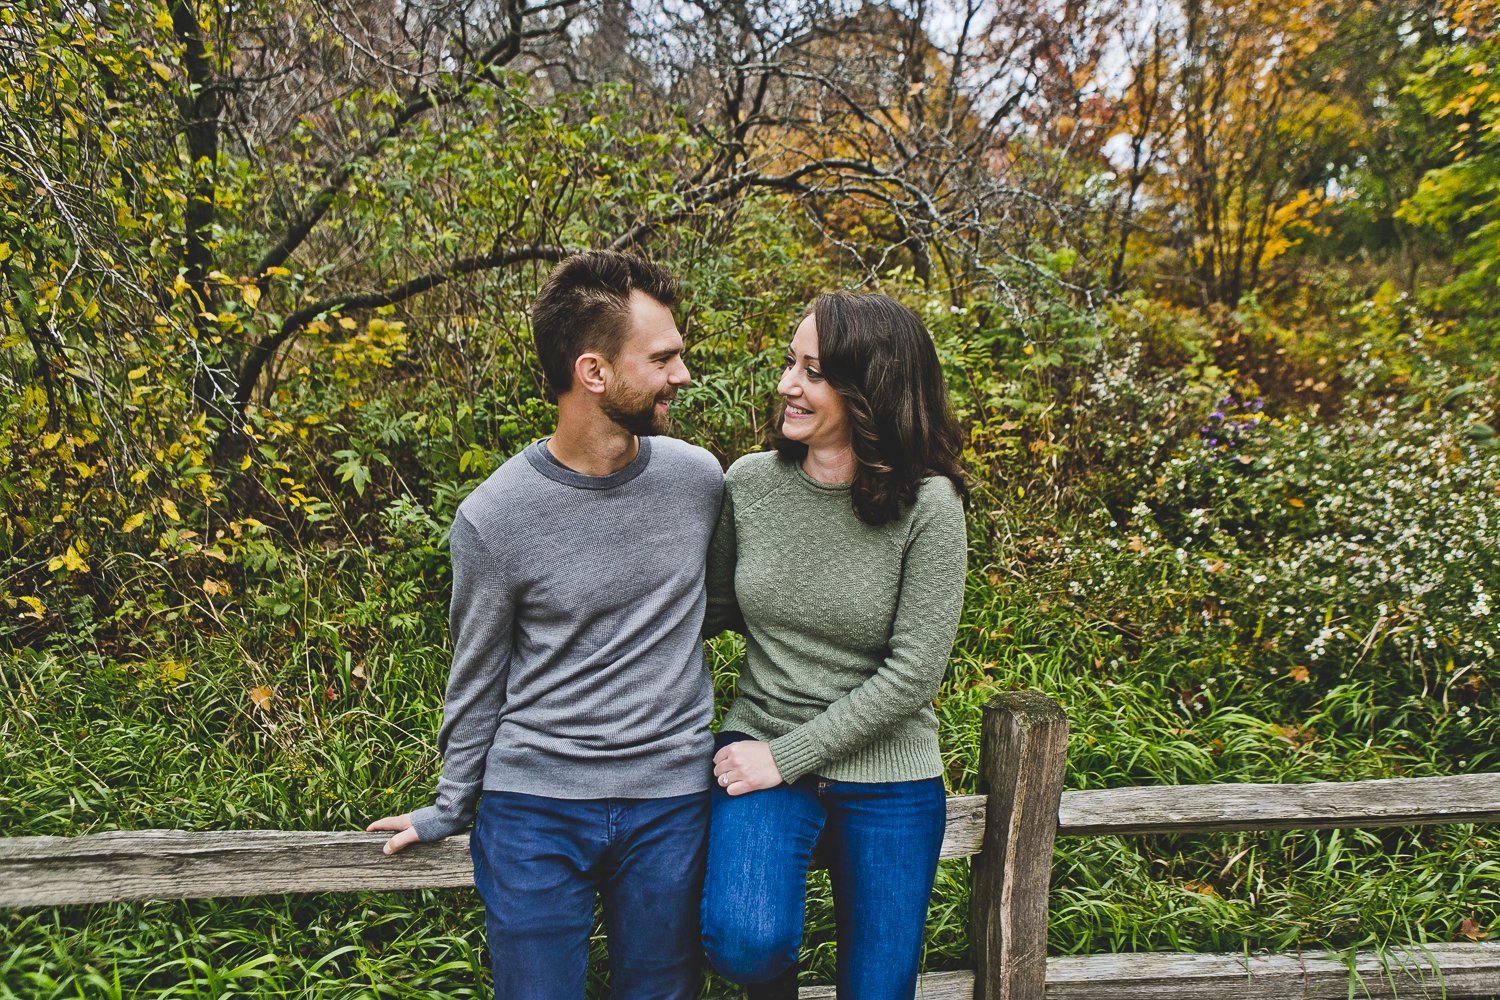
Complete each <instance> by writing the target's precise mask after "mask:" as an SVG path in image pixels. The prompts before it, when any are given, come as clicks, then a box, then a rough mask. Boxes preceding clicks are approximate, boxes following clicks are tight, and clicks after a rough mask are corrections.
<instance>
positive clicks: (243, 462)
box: [240, 452, 250, 472]
mask: <svg viewBox="0 0 1500 1000" xmlns="http://www.w3.org/2000/svg"><path fill="white" fill-rule="evenodd" d="M248 468H250V454H249V453H248V452H246V454H245V457H244V458H242V459H240V471H241V472H243V471H244V470H246V469H248Z"/></svg>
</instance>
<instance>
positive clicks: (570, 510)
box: [412, 437, 724, 841]
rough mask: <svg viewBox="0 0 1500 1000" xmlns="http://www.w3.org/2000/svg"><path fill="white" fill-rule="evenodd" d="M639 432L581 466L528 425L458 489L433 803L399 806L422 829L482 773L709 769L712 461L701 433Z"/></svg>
mask: <svg viewBox="0 0 1500 1000" xmlns="http://www.w3.org/2000/svg"><path fill="white" fill-rule="evenodd" d="M640 444H641V446H640V453H639V455H637V456H636V458H635V460H634V461H632V462H631V463H630V464H629V465H627V466H626V467H625V468H623V469H621V470H620V471H619V472H616V473H614V474H612V475H609V476H585V475H581V474H579V473H577V472H574V471H572V470H571V469H568V468H566V467H565V466H563V465H561V464H560V463H558V462H557V460H556V459H554V458H553V457H552V455H551V453H550V452H549V451H548V450H547V448H546V444H545V442H543V441H538V442H536V443H534V444H532V445H530V446H529V447H527V448H526V449H525V450H524V451H523V452H521V453H520V454H519V455H516V456H515V457H514V458H512V459H510V460H509V461H508V462H506V463H505V464H504V465H503V466H501V467H500V468H499V469H497V470H496V471H495V473H494V474H493V475H492V476H490V477H489V479H487V480H485V481H484V483H483V484H481V485H480V487H479V488H478V489H477V490H475V491H474V493H473V494H471V495H470V496H469V497H468V499H466V500H465V501H464V502H463V503H462V504H461V505H460V506H459V508H458V514H457V517H455V518H454V522H453V528H452V530H451V532H450V533H449V546H450V548H451V550H452V556H453V600H452V604H451V605H450V607H449V630H450V632H451V637H452V641H453V663H452V666H451V668H450V670H449V674H448V688H447V694H446V696H445V703H444V708H443V725H442V729H441V731H440V732H439V735H438V747H439V749H440V750H441V751H442V754H443V774H442V777H441V778H440V779H439V780H438V787H437V801H436V803H435V804H434V805H431V806H428V807H426V808H423V809H419V810H417V811H416V813H415V814H413V817H412V820H413V826H414V827H415V828H416V831H417V836H418V837H420V838H421V839H422V840H423V841H431V840H438V839H441V838H443V837H446V836H449V835H450V834H453V833H457V832H458V831H460V830H462V829H464V828H465V827H466V826H467V825H468V824H469V822H470V821H471V820H472V819H473V816H474V811H475V805H476V802H477V799H478V797H479V793H480V791H481V790H482V789H488V790H492V791H508V792H524V793H527V794H531V795H542V796H547V797H550V798H557V799H595V798H665V797H668V796H673V795H686V794H688V793H691V792H696V791H702V790H704V789H706V788H708V787H709V784H710V782H711V780H712V763H711V758H712V747H713V739H712V737H711V735H710V734H709V730H708V725H709V721H710V719H711V718H712V715H713V692H712V688H711V685H710V682H709V677H708V670H707V667H706V666H705V664H704V660H703V647H702V644H701V642H700V631H701V629H702V625H703V613H704V605H705V600H706V598H705V595H704V557H705V553H706V552H707V549H708V543H709V538H710V536H711V535H712V533H713V527H714V522H715V520H716V519H717V517H718V513H719V503H720V500H721V498H722V495H723V488H724V478H723V475H722V474H721V473H720V471H719V466H718V463H717V462H715V461H714V459H713V456H711V455H710V454H709V453H708V452H706V451H704V450H703V449H701V448H696V447H694V446H692V445H689V444H685V443H684V442H682V441H678V440H675V439H673V438H664V437H657V438H641V442H640Z"/></svg>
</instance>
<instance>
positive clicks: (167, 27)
mask: <svg viewBox="0 0 1500 1000" xmlns="http://www.w3.org/2000/svg"><path fill="white" fill-rule="evenodd" d="M153 23H154V24H155V25H156V27H157V28H159V29H161V30H162V31H171V30H172V15H171V14H168V13H167V12H166V11H164V10H159V11H157V12H156V20H155V21H154V22H153Z"/></svg>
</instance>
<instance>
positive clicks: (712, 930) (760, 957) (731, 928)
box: [703, 907, 802, 983]
mask: <svg viewBox="0 0 1500 1000" xmlns="http://www.w3.org/2000/svg"><path fill="white" fill-rule="evenodd" d="M753 916H755V915H752V914H747V913H739V914H735V913H713V912H711V910H710V909H709V908H707V907H705V909H704V914H703V950H704V952H706V953H707V955H708V964H709V965H710V966H712V967H713V970H714V972H716V973H718V974H719V975H721V976H723V977H724V978H725V979H728V980H731V981H732V982H736V983H763V982H766V981H768V980H771V979H774V978H775V977H776V976H777V975H779V974H780V973H782V972H784V971H786V969H787V968H788V967H789V966H791V965H793V964H794V963H795V962H796V961H797V949H798V948H799V947H800V946H801V944H802V928H801V927H800V926H793V925H791V924H790V923H782V922H780V921H776V920H767V919H746V918H747V917H753ZM760 916H761V917H764V914H762V915H760Z"/></svg>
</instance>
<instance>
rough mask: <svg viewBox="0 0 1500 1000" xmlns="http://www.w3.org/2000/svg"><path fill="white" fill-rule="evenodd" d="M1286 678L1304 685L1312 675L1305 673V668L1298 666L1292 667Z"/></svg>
mask: <svg viewBox="0 0 1500 1000" xmlns="http://www.w3.org/2000/svg"><path fill="white" fill-rule="evenodd" d="M1287 676H1288V677H1290V678H1291V679H1292V680H1294V681H1296V682H1297V683H1298V684H1306V683H1308V682H1309V681H1311V680H1312V675H1311V674H1309V673H1308V672H1307V668H1306V667H1304V666H1302V665H1300V664H1298V665H1297V666H1295V667H1293V668H1292V669H1291V672H1290V673H1288V674H1287Z"/></svg>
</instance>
